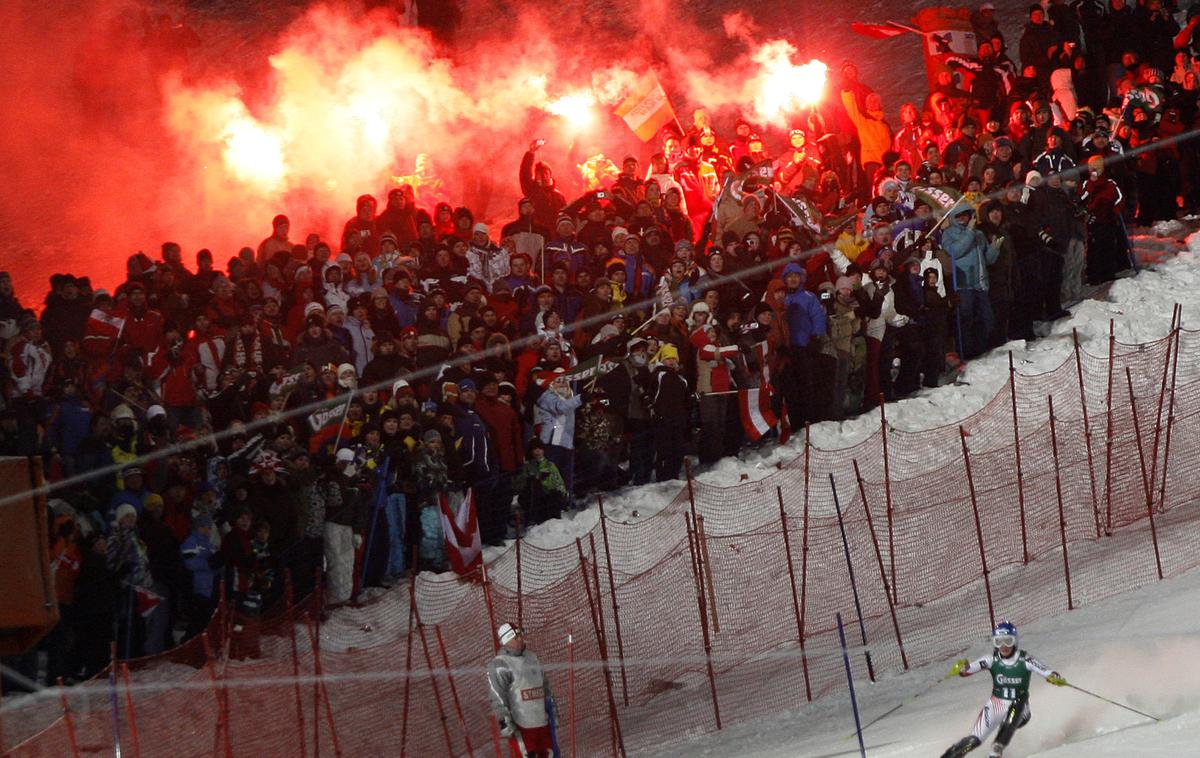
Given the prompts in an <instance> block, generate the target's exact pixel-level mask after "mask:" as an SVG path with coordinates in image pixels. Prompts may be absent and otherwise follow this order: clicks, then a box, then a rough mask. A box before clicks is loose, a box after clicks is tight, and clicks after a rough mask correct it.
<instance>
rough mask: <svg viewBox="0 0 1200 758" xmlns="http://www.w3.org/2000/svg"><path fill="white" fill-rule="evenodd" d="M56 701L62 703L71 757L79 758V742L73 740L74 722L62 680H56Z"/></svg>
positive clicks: (60, 678)
mask: <svg viewBox="0 0 1200 758" xmlns="http://www.w3.org/2000/svg"><path fill="white" fill-rule="evenodd" d="M58 699H59V702H60V703H62V712H63V724H64V725H65V726H66V727H67V742H68V743H70V745H71V755H72V756H74V758H79V740H77V739H76V738H75V721H74V720H73V719H72V718H71V704H70V703H69V702H67V687H66V685H65V684H63V678H62V677H61V676H60V677H59V678H58Z"/></svg>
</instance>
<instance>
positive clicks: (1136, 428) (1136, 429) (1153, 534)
mask: <svg viewBox="0 0 1200 758" xmlns="http://www.w3.org/2000/svg"><path fill="white" fill-rule="evenodd" d="M1125 381H1126V383H1128V385H1129V410H1130V411H1131V412H1132V413H1133V433H1134V439H1135V440H1137V447H1138V462H1139V463H1141V464H1142V487H1143V488H1144V489H1145V490H1146V515H1147V516H1149V517H1150V540H1151V541H1152V542H1153V543H1154V568H1155V569H1156V570H1157V571H1158V578H1159V579H1160V580H1161V579H1162V578H1163V569H1162V556H1161V555H1159V552H1158V529H1157V528H1156V527H1155V526H1154V495H1153V494H1151V493H1152V491H1151V489H1150V481H1149V480H1148V479H1147V478H1146V456H1145V455H1143V454H1142V429H1141V426H1140V425H1139V424H1138V413H1137V398H1135V397H1134V396H1133V374H1132V372H1130V370H1129V367H1128V366H1126V367H1125Z"/></svg>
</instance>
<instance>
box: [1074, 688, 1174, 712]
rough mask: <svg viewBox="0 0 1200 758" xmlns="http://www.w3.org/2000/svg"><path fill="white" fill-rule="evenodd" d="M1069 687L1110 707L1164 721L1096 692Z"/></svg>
mask: <svg viewBox="0 0 1200 758" xmlns="http://www.w3.org/2000/svg"><path fill="white" fill-rule="evenodd" d="M1067 686H1068V687H1070V688H1071V689H1073V690H1078V691H1079V692H1082V693H1083V694H1085V695H1091V696H1092V697H1094V698H1096V699H1097V700H1103V701H1104V702H1106V703H1108V704H1109V705H1115V706H1117V707H1118V708H1124V709H1125V710H1127V711H1133V712H1134V713H1136V714H1137V715H1139V716H1145V717H1146V718H1148V719H1152V720H1154V721H1162V719H1160V718H1159V717H1158V716H1151V715H1150V714H1149V713H1146V712H1144V711H1139V710H1138V709H1137V708H1133V707H1130V706H1128V705H1125V704H1124V703H1118V702H1117V701H1116V700H1109V699H1108V698H1106V697H1104V696H1103V695H1097V694H1096V693H1095V692H1092V691H1090V690H1085V689H1084V688H1082V687H1078V686H1076V685H1074V684H1071V683H1070V682H1067Z"/></svg>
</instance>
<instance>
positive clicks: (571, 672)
mask: <svg viewBox="0 0 1200 758" xmlns="http://www.w3.org/2000/svg"><path fill="white" fill-rule="evenodd" d="M567 697H568V698H569V700H568V701H567V706H568V707H569V709H570V716H569V718H570V726H569V729H570V734H571V739H570V742H571V758H575V635H573V634H571V632H569V631H568V632H567Z"/></svg>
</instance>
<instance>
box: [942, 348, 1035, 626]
mask: <svg viewBox="0 0 1200 758" xmlns="http://www.w3.org/2000/svg"><path fill="white" fill-rule="evenodd" d="M1008 395H1009V398H1010V399H1011V400H1012V419H1013V447H1014V449H1015V450H1016V457H1017V508H1018V509H1019V510H1020V512H1021V562H1022V563H1029V538H1028V536H1027V535H1026V531H1025V477H1024V475H1023V472H1022V468H1021V426H1020V424H1019V423H1018V422H1017V369H1016V367H1014V366H1013V354H1012V351H1011V350H1009V351H1008ZM959 431H960V432H961V431H962V428H961V427H959ZM966 450H967V448H966V441H965V440H964V442H963V454H964V459H965V456H966ZM973 494H974V493H973V492H972V495H973ZM986 578H987V575H986V574H985V575H984V579H986ZM988 605H989V606H990V605H991V597H990V596H989V597H988ZM989 610H990V609H989ZM993 618H994V616H993Z"/></svg>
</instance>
